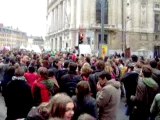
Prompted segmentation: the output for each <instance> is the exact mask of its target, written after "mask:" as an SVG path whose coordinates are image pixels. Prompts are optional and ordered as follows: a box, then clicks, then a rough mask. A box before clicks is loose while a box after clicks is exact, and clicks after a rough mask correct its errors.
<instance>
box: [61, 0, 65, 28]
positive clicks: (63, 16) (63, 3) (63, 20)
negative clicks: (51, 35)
mask: <svg viewBox="0 0 160 120" xmlns="http://www.w3.org/2000/svg"><path fill="white" fill-rule="evenodd" d="M62 8H63V10H62V27H63V29H64V28H65V2H64V0H63V1H62Z"/></svg>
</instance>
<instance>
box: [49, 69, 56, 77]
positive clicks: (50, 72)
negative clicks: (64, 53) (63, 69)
mask: <svg viewBox="0 0 160 120" xmlns="http://www.w3.org/2000/svg"><path fill="white" fill-rule="evenodd" d="M54 75H55V74H54V71H53V70H52V69H48V77H53V76H54Z"/></svg>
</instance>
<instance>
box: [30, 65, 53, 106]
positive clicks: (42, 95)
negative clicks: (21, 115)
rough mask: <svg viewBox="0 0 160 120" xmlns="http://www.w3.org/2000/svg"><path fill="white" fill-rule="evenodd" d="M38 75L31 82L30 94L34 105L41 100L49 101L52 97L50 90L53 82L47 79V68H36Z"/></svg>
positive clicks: (38, 103)
mask: <svg viewBox="0 0 160 120" xmlns="http://www.w3.org/2000/svg"><path fill="white" fill-rule="evenodd" d="M38 73H39V75H40V77H39V78H38V79H37V80H36V81H35V82H34V83H33V86H32V94H33V99H34V105H35V106H38V105H40V104H41V103H42V102H49V100H50V98H51V97H52V92H51V91H52V90H53V87H54V82H53V81H51V80H49V79H48V76H47V74H48V70H47V68H45V67H40V68H39V69H38Z"/></svg>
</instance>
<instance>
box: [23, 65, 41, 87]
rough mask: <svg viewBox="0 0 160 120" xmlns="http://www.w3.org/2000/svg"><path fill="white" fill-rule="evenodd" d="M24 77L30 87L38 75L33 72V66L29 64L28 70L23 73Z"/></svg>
mask: <svg viewBox="0 0 160 120" xmlns="http://www.w3.org/2000/svg"><path fill="white" fill-rule="evenodd" d="M24 77H25V79H26V80H27V82H28V84H29V85H30V86H31V87H32V85H33V83H34V81H35V80H37V79H38V77H39V76H38V74H37V73H35V67H34V66H29V67H28V72H26V73H25V74H24Z"/></svg>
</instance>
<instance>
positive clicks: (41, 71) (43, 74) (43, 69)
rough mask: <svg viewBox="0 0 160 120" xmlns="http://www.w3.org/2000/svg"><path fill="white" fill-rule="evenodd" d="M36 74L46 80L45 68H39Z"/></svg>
mask: <svg viewBox="0 0 160 120" xmlns="http://www.w3.org/2000/svg"><path fill="white" fill-rule="evenodd" d="M38 73H39V75H40V76H41V77H43V78H48V70H47V68H46V67H40V68H39V69H38Z"/></svg>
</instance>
